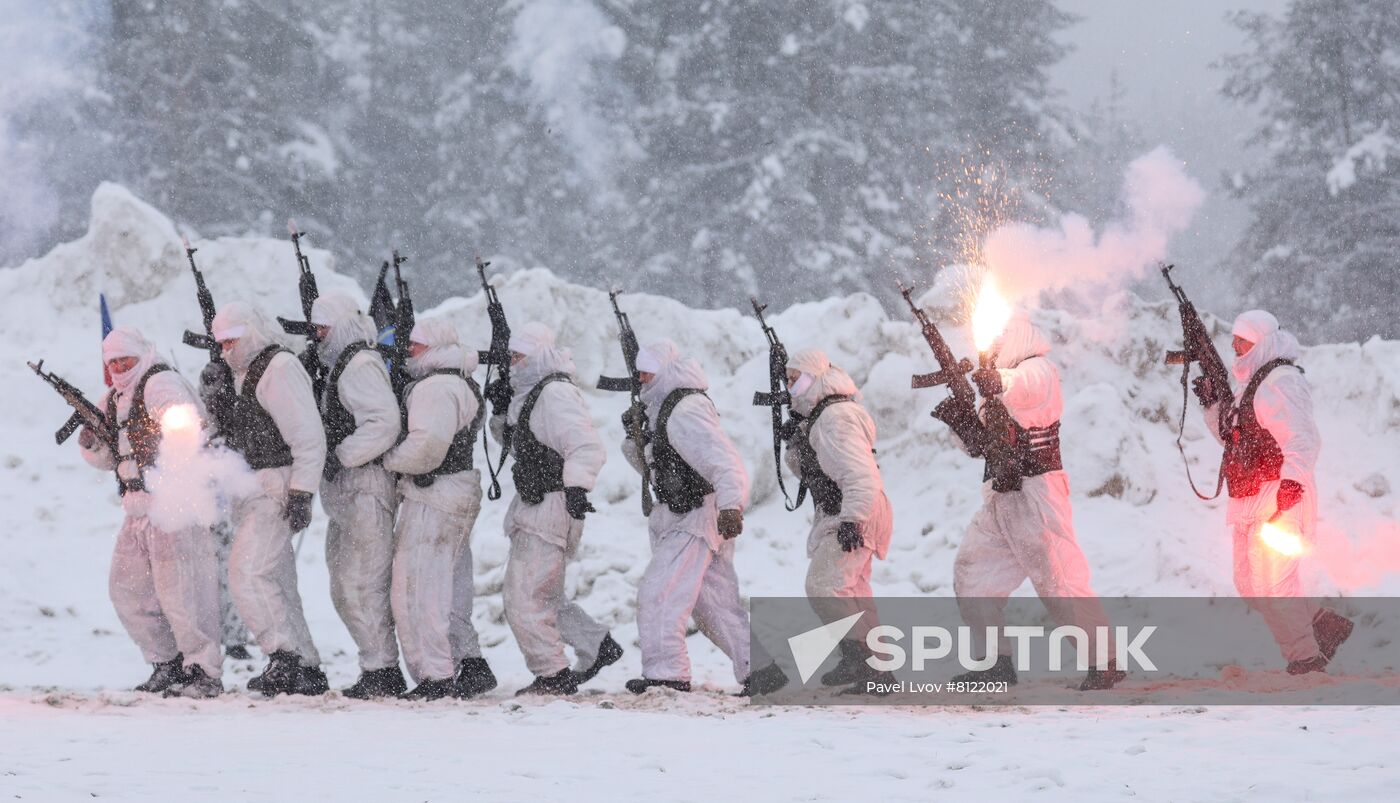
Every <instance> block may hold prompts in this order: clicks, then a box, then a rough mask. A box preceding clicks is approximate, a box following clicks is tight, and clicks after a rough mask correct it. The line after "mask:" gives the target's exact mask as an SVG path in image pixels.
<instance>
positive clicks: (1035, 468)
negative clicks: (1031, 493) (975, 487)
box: [982, 418, 1065, 482]
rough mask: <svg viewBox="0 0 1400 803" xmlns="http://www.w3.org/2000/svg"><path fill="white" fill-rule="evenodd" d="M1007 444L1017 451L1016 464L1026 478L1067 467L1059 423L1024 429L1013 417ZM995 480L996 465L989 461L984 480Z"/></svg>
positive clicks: (983, 474) (984, 469) (986, 465)
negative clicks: (1063, 457) (994, 466)
mask: <svg viewBox="0 0 1400 803" xmlns="http://www.w3.org/2000/svg"><path fill="white" fill-rule="evenodd" d="M1006 442H1007V443H1009V444H1011V446H1012V448H1013V449H1014V450H1015V452H1016V465H1017V468H1018V471H1019V473H1020V475H1021V476H1022V477H1038V476H1040V475H1041V474H1048V473H1050V472H1051V471H1060V470H1062V469H1063V468H1064V467H1065V466H1064V462H1063V461H1062V460H1061V459H1060V422H1059V421H1056V422H1055V423H1053V424H1051V425H1050V426H1048V427H1023V426H1021V425H1020V424H1018V423H1016V419H1014V418H1012V419H1011V427H1010V429H1009V430H1008V431H1007V433H1006ZM992 477H993V474H992V464H991V461H988V462H987V463H986V464H985V466H984V468H983V469H982V481H983V482H986V481H987V480H990V479H992Z"/></svg>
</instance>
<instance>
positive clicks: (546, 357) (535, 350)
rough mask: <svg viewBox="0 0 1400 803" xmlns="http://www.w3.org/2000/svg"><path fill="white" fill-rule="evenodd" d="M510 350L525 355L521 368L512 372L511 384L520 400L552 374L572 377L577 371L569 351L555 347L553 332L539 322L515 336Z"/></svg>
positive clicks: (532, 322) (526, 326) (515, 368)
mask: <svg viewBox="0 0 1400 803" xmlns="http://www.w3.org/2000/svg"><path fill="white" fill-rule="evenodd" d="M510 350H511V351H514V352H517V353H519V354H524V355H525V359H524V360H523V361H522V362H521V363H520V364H519V365H514V366H511V369H510V371H511V384H512V385H514V386H515V395H517V396H522V395H524V394H526V393H529V392H530V389H531V388H533V387H534V386H535V385H536V384H538V383H539V381H540V380H541V379H544V378H545V377H546V376H549V375H550V374H556V373H565V374H568V375H569V376H570V377H573V376H574V375H575V373H576V371H577V369H576V368H575V367H574V360H573V357H572V356H570V354H569V350H568V349H561V348H558V347H557V346H555V345H554V330H553V329H550V328H549V327H548V326H546V325H545V324H542V323H540V322H539V321H531V322H530V323H527V324H525V325H524V326H522V327H521V328H520V329H519V331H516V332H512V333H511V336H510Z"/></svg>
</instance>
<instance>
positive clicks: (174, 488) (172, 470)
mask: <svg viewBox="0 0 1400 803" xmlns="http://www.w3.org/2000/svg"><path fill="white" fill-rule="evenodd" d="M146 489H147V491H149V493H150V497H151V502H150V507H149V509H148V511H147V515H148V516H149V517H150V519H151V523H152V524H154V525H156V526H157V527H159V528H160V529H162V530H165V531H167V532H171V531H175V530H183V529H186V528H189V527H213V526H214V525H215V524H218V523H219V522H220V521H222V520H223V519H224V518H225V510H224V507H225V505H226V504H227V503H228V502H229V501H232V500H236V499H241V498H243V497H245V496H249V495H251V494H253V493H255V492H256V491H257V489H258V480H257V476H256V475H254V474H253V472H252V470H251V469H249V468H248V464H247V463H246V462H245V461H244V460H243V458H242V457H239V456H238V455H237V454H234V453H233V452H230V451H229V450H227V449H225V448H223V447H218V446H209V445H206V444H205V433H204V431H203V429H202V428H201V427H200V425H199V417H198V413H196V412H195V410H194V408H193V407H190V406H187V405H177V406H175V407H171V408H170V409H169V410H167V411H166V412H165V414H164V415H163V416H162V417H161V440H160V451H159V452H158V453H157V455H156V464H155V466H153V467H152V468H151V470H150V471H148V472H146Z"/></svg>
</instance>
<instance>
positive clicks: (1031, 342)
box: [992, 311, 1050, 368]
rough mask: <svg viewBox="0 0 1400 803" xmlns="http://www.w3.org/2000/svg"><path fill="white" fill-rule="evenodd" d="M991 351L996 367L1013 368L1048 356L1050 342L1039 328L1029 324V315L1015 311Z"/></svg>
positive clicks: (993, 343)
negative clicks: (995, 358) (1034, 358)
mask: <svg viewBox="0 0 1400 803" xmlns="http://www.w3.org/2000/svg"><path fill="white" fill-rule="evenodd" d="M992 351H993V352H995V353H996V355H997V360H996V367H998V368H1013V367H1015V366H1016V365H1017V364H1018V363H1020V362H1022V361H1023V360H1026V359H1029V358H1031V357H1044V356H1045V355H1046V354H1049V353H1050V340H1049V338H1047V337H1046V336H1045V333H1044V332H1042V331H1040V327H1038V326H1036V325H1035V324H1033V323H1031V318H1030V316H1029V315H1027V314H1026V313H1025V312H1023V311H1017V312H1016V314H1014V315H1012V316H1011V320H1009V321H1007V322H1006V328H1005V329H1004V330H1002V333H1001V335H999V336H998V337H997V339H996V340H994V341H993V342H992Z"/></svg>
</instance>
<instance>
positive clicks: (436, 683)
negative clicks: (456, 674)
mask: <svg viewBox="0 0 1400 803" xmlns="http://www.w3.org/2000/svg"><path fill="white" fill-rule="evenodd" d="M456 689H457V684H456V682H455V681H453V680H452V678H444V679H442V680H425V681H423V682H422V683H419V684H418V685H417V686H414V687H413V691H410V692H404V693H403V694H400V695H399V699H400V700H422V701H424V702H430V701H432V700H441V699H442V698H444V697H447V696H449V695H451V694H452V692H454V691H456Z"/></svg>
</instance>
